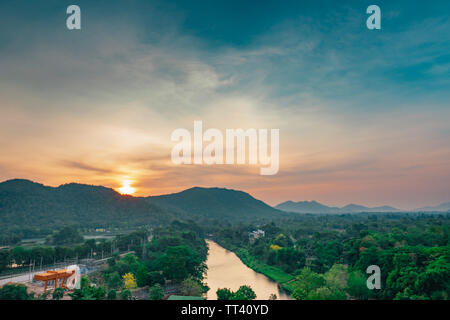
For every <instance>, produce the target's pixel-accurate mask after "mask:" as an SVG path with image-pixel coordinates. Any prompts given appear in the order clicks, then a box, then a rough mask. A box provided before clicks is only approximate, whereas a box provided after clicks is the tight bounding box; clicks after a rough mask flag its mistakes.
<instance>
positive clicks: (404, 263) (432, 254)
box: [210, 213, 450, 300]
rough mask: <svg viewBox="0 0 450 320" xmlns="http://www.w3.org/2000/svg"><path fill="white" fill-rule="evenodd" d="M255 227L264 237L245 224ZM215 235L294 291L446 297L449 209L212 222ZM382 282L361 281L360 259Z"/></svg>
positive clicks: (301, 294)
mask: <svg viewBox="0 0 450 320" xmlns="http://www.w3.org/2000/svg"><path fill="white" fill-rule="evenodd" d="M256 229H261V230H263V231H264V232H265V236H264V237H259V238H257V239H254V238H252V237H249V232H251V231H253V230H256ZM210 232H211V233H213V234H214V240H215V241H217V242H218V243H219V244H220V245H222V246H223V247H225V248H227V249H229V250H231V251H234V252H235V253H236V254H237V255H238V257H239V258H240V259H241V260H242V261H243V262H244V263H245V264H246V265H247V266H249V267H251V268H252V269H254V270H255V271H258V272H261V273H263V274H265V275H266V276H268V277H269V278H271V279H272V280H275V281H277V282H278V283H279V285H280V286H281V287H282V288H283V289H284V290H286V291H287V292H289V293H290V294H291V295H292V296H293V297H294V298H296V299H301V300H303V299H309V300H321V299H333V300H341V299H342V300H343V299H387V300H391V299H396V300H401V299H425V300H428V299H448V296H449V292H450V247H449V243H448V239H449V215H448V214H434V215H433V214H428V215H427V214H405V213H401V214H397V213H395V214H393V213H383V214H372V213H370V214H344V215H303V216H302V217H299V218H297V219H291V220H286V221H283V222H279V223H269V224H265V225H240V226H228V227H223V226H214V227H211V229H210ZM370 265H377V266H379V267H380V269H381V289H380V290H376V289H375V290H369V289H368V288H367V284H366V280H367V278H368V275H367V274H366V270H367V267H368V266H370Z"/></svg>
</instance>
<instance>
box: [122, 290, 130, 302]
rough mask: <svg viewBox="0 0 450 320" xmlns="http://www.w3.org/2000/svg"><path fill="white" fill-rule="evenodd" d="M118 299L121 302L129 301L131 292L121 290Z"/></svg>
mask: <svg viewBox="0 0 450 320" xmlns="http://www.w3.org/2000/svg"><path fill="white" fill-rule="evenodd" d="M120 299H122V300H131V291H130V289H123V290H122V291H121V292H120Z"/></svg>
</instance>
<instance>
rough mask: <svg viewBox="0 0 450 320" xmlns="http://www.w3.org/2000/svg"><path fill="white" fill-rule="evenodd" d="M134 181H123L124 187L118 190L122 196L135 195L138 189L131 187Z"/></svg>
mask: <svg viewBox="0 0 450 320" xmlns="http://www.w3.org/2000/svg"><path fill="white" fill-rule="evenodd" d="M131 183H132V181H130V180H123V181H122V187H121V188H119V189H117V190H118V191H119V192H120V193H121V194H129V195H131V194H133V193H135V192H136V188H133V187H132V186H131Z"/></svg>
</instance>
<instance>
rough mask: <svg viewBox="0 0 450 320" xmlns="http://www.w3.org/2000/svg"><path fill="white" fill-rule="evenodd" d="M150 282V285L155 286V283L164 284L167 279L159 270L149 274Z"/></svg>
mask: <svg viewBox="0 0 450 320" xmlns="http://www.w3.org/2000/svg"><path fill="white" fill-rule="evenodd" d="M148 278H149V279H148V284H149V285H150V286H154V285H155V284H157V283H159V284H160V285H162V286H163V285H164V284H165V283H166V280H165V279H164V276H163V275H162V274H161V272H159V271H152V272H150V273H149V274H148Z"/></svg>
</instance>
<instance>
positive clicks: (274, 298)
mask: <svg viewBox="0 0 450 320" xmlns="http://www.w3.org/2000/svg"><path fill="white" fill-rule="evenodd" d="M277 299H278V297H277V295H276V294H275V293H271V294H270V296H269V300H277Z"/></svg>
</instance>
